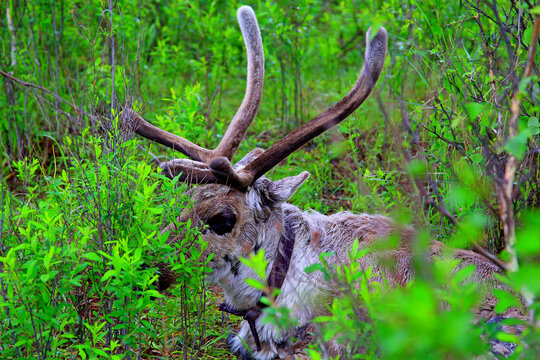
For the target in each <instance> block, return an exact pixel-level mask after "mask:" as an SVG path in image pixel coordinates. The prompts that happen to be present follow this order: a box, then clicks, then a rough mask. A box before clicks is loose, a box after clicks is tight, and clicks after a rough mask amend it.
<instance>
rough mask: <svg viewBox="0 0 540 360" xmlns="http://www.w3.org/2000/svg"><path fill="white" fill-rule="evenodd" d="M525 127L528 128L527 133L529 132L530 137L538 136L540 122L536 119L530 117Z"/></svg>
mask: <svg viewBox="0 0 540 360" xmlns="http://www.w3.org/2000/svg"><path fill="white" fill-rule="evenodd" d="M527 126H528V128H529V131H530V132H531V135H537V134H540V122H539V121H538V118H537V117H534V116H531V117H530V118H529V121H528V123H527Z"/></svg>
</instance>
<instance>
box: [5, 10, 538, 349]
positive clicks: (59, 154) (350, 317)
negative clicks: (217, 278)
mask: <svg viewBox="0 0 540 360" xmlns="http://www.w3.org/2000/svg"><path fill="white" fill-rule="evenodd" d="M243 4H244V3H241V2H236V1H231V2H227V1H204V0H197V1H131V0H126V1H121V2H113V1H67V0H66V1H22V0H9V1H8V2H7V3H6V6H4V7H3V9H2V13H1V14H0V24H1V26H0V39H1V40H0V70H1V71H2V72H3V75H2V77H3V84H2V94H1V95H0V171H1V175H2V178H1V182H0V187H1V194H0V285H1V289H0V293H1V298H0V310H1V311H0V314H1V315H0V354H1V355H0V358H2V359H4V358H5V359H12V358H39V359H49V358H51V359H52V358H62V359H63V358H104V359H105V358H107V359H108V358H138V357H142V358H152V357H156V358H159V357H162V358H174V357H177V358H216V359H222V358H226V357H231V355H230V354H228V352H227V350H226V349H225V346H224V338H225V337H226V336H227V333H228V332H229V329H228V327H234V324H228V323H227V325H223V324H222V322H221V314H220V313H219V312H217V311H216V310H215V309H216V304H218V303H219V299H216V297H219V293H218V292H217V291H215V289H212V291H209V289H207V288H206V287H205V286H204V285H203V281H202V279H203V277H204V273H205V268H204V264H203V260H202V259H200V253H199V250H198V248H199V247H198V246H196V245H197V244H198V243H199V242H200V239H199V233H198V230H197V229H193V228H191V227H190V226H189V224H183V225H182V226H183V227H184V228H185V233H186V234H187V236H186V240H185V243H182V244H167V243H166V241H165V240H166V235H160V231H159V230H160V229H161V228H163V227H164V226H165V225H167V224H168V223H170V222H171V221H172V219H174V215H175V214H178V212H179V211H180V209H182V208H184V207H185V206H189V205H188V203H189V199H188V198H186V196H185V195H183V192H184V190H185V186H184V185H182V184H177V183H176V182H174V181H169V180H167V179H165V178H164V177H162V176H161V175H159V174H158V171H157V166H156V164H155V161H154V160H159V161H163V160H166V159H169V158H172V157H177V156H178V154H177V153H173V152H172V150H169V149H165V148H163V147H161V146H157V145H155V144H152V143H150V142H148V141H146V140H143V139H140V138H134V137H133V136H131V135H129V134H128V132H126V131H123V128H122V124H121V123H119V120H118V117H117V115H118V114H119V113H120V112H121V110H122V108H123V106H125V105H130V106H133V107H134V108H136V109H137V110H139V111H141V112H142V114H143V115H144V116H145V118H147V119H149V120H150V121H151V122H153V123H154V124H156V125H158V126H160V127H162V128H164V129H166V130H168V131H170V132H173V133H176V134H179V135H181V136H185V137H186V138H189V139H190V140H191V141H193V142H195V143H197V144H200V145H202V146H206V147H213V146H215V145H217V143H218V142H219V139H220V136H221V135H222V134H223V133H224V129H225V128H226V126H227V125H228V122H229V120H230V119H231V118H232V116H233V115H234V113H235V111H236V109H237V108H238V106H239V104H240V102H241V99H242V97H243V94H244V91H245V76H246V59H245V49H244V44H243V40H242V37H241V34H240V31H239V29H238V25H237V22H236V10H237V8H238V7H239V6H241V5H243ZM249 5H251V6H252V7H253V8H254V10H255V13H256V14H257V18H258V22H259V25H260V28H261V33H262V37H263V43H264V47H265V58H266V76H265V86H264V90H263V99H262V104H261V107H260V110H259V112H258V115H257V117H256V119H255V121H254V123H253V124H252V126H251V128H250V130H249V132H248V135H247V137H246V139H245V140H244V142H243V143H242V146H241V148H240V150H239V151H238V155H237V156H238V158H239V157H240V156H242V155H244V154H245V153H247V151H249V150H251V149H252V148H254V147H257V146H258V147H262V148H268V147H269V146H270V145H271V144H272V142H273V140H274V139H278V138H280V137H281V136H283V135H284V134H285V133H287V131H289V130H291V129H294V128H296V127H297V126H298V125H300V124H303V123H305V122H307V121H309V119H311V118H312V117H314V116H316V115H317V114H319V113H320V112H322V111H324V110H325V109H326V108H327V107H328V106H330V105H331V104H333V103H334V102H335V101H337V100H339V99H340V98H341V97H342V96H343V95H344V94H345V93H346V92H347V91H348V90H349V89H350V87H351V86H352V84H353V83H354V81H355V79H356V76H357V75H358V72H359V70H360V68H361V66H362V62H363V52H364V47H365V33H366V31H367V29H368V28H369V26H375V27H377V26H384V27H385V28H386V29H387V30H388V33H389V49H388V56H387V61H386V67H385V69H384V71H383V75H382V76H381V79H380V81H379V84H378V85H377V87H376V90H375V91H374V93H373V94H372V96H371V97H370V99H369V100H368V101H367V102H366V103H365V104H364V105H363V106H362V107H361V108H360V109H359V110H357V111H356V112H355V113H354V114H353V115H352V116H351V117H350V118H349V119H348V120H346V121H344V122H343V123H342V124H341V125H340V126H339V127H337V128H336V129H333V130H331V131H329V132H328V133H326V134H325V135H323V136H321V137H319V138H317V139H315V140H313V141H312V142H310V143H309V144H308V145H307V146H305V147H304V148H302V149H301V150H300V151H298V152H296V153H295V154H293V155H292V156H290V157H289V159H288V160H287V161H286V162H285V163H284V164H282V165H281V166H279V167H277V168H275V169H273V170H272V171H271V172H270V173H269V174H268V176H269V177H270V178H273V179H278V178H281V177H284V176H287V175H295V174H297V173H299V172H300V171H303V170H307V171H309V172H310V173H311V175H312V177H311V178H310V180H309V181H308V182H307V183H306V184H305V185H304V186H303V187H302V188H301V189H300V190H299V191H298V193H297V195H295V197H294V198H293V199H292V202H293V203H294V204H295V205H298V206H299V207H301V208H306V209H307V208H311V209H314V210H317V211H320V212H323V213H330V212H334V211H339V210H351V211H353V212H369V213H383V214H387V215H391V216H394V217H395V218H396V219H397V220H398V221H400V222H403V223H407V224H409V223H411V224H413V225H414V226H415V227H416V228H417V229H419V230H420V234H421V235H419V240H421V241H419V243H420V245H419V247H421V244H427V242H428V239H437V240H441V241H443V242H445V243H449V244H451V245H452V246H454V247H462V248H469V247H472V246H473V245H474V244H476V246H482V247H484V248H485V249H487V250H488V251H489V252H491V253H494V254H497V255H498V256H499V258H501V259H503V260H504V261H508V260H511V259H512V252H511V251H510V252H508V251H503V249H504V248H505V242H506V240H505V239H507V238H508V236H507V235H505V226H506V225H505V222H504V221H502V220H501V214H502V212H503V210H501V209H502V208H501V203H502V196H503V195H502V193H503V185H504V174H505V170H506V166H507V164H508V159H509V158H510V157H511V156H514V157H515V158H516V159H517V167H516V173H515V177H514V178H513V181H512V183H513V187H512V192H511V199H510V204H511V209H512V211H511V212H510V213H511V215H512V218H513V220H515V223H516V228H517V230H516V238H517V256H518V257H517V259H518V262H519V268H518V270H517V271H515V272H512V274H510V276H509V284H510V287H511V288H512V289H514V290H515V291H516V292H521V293H526V294H527V296H526V299H527V300H528V301H529V303H528V304H527V305H528V306H529V309H531V310H533V311H532V312H531V314H532V315H531V319H532V323H533V324H532V325H528V326H526V329H525V330H524V331H523V333H522V334H521V336H520V338H519V339H517V338H515V337H512V336H511V335H505V334H500V335H498V336H499V337H501V338H505V336H506V338H505V339H506V340H512V341H514V342H516V343H517V344H518V347H517V350H516V352H515V353H514V356H515V357H519V356H525V357H526V358H532V357H530V356H534V355H537V351H538V346H539V341H538V338H540V336H539V334H538V327H535V326H534V322H535V321H538V315H537V314H538V310H540V309H539V302H538V295H539V294H540V286H539V285H538V284H539V282H538V281H537V279H538V278H539V277H540V264H539V262H538V260H539V256H540V220H539V219H540V212H539V211H538V207H539V205H540V188H539V184H540V172H539V170H540V162H539V156H540V155H539V154H540V148H539V142H538V139H539V138H538V134H539V133H540V123H539V120H538V117H539V112H540V101H539V93H540V87H539V86H538V76H539V73H538V67H537V66H533V69H532V77H529V78H526V77H525V78H524V77H523V73H524V68H525V65H526V62H527V53H528V50H529V47H530V44H531V41H538V39H533V38H532V34H533V20H534V16H535V15H534V11H537V12H538V8H536V10H532V9H533V8H534V3H531V2H528V1H523V2H517V1H506V2H497V1H487V2H484V1H478V2H477V1H448V2H441V1H430V0H428V1H421V2H420V1H369V2H365V1H342V2H340V1H304V0H299V1H294V2H293V1H277V2H265V1H253V2H251V3H249ZM6 10H7V11H6ZM537 63H538V61H537ZM512 99H514V100H516V99H519V100H520V101H521V109H520V112H519V114H518V115H519V116H518V118H517V120H518V121H517V128H516V129H513V128H512V126H511V125H509V119H510V118H511V115H512V111H511V109H510V107H511V102H512ZM510 250H512V249H510ZM352 255H353V256H358V254H356V255H355V254H352ZM158 262H166V263H169V264H170V265H171V266H173V268H174V269H175V270H177V271H178V273H179V274H181V276H180V280H179V285H178V286H176V287H175V288H174V289H173V290H172V295H173V296H165V297H163V295H160V294H159V293H157V292H156V291H155V290H154V289H155V286H154V285H153V282H154V281H155V280H156V268H155V267H153V265H152V264H156V263H158ZM418 266H419V269H418V270H419V271H418V273H419V277H418V279H417V281H416V283H415V286H414V287H412V288H407V289H400V290H399V291H396V292H393V293H392V294H387V293H385V292H384V291H382V290H380V291H372V292H366V291H365V289H364V288H362V287H360V288H359V289H356V290H354V289H352V290H351V295H352V296H348V297H345V298H344V299H343V300H340V301H341V302H339V301H338V302H336V303H334V305H333V309H334V310H335V312H334V317H331V318H328V319H324V320H327V321H329V322H330V324H329V325H328V326H327V327H326V328H325V329H329V330H328V331H323V333H321V334H319V340H318V341H320V339H328V338H330V337H331V336H333V335H335V334H336V332H337V333H339V334H342V335H343V337H344V338H347V339H350V340H354V341H353V342H357V343H355V344H357V345H358V346H363V347H365V349H364V350H365V351H366V354H367V355H363V357H369V358H396V359H399V358H443V357H445V356H446V357H448V358H470V357H471V356H474V355H480V354H482V353H483V352H485V351H486V347H487V345H486V342H485V341H483V340H482V339H481V333H482V331H484V335H483V336H485V332H486V331H487V332H495V329H494V327H491V328H489V326H488V329H487V330H486V329H484V330H482V327H481V326H479V325H473V324H472V318H471V315H470V314H469V310H470V308H471V307H473V306H474V304H475V302H476V301H477V300H478V299H477V298H476V295H475V288H474V287H473V288H470V287H463V286H460V284H459V281H458V282H456V281H455V280H453V281H450V282H449V281H448V280H447V279H446V278H447V277H448V276H446V275H448V273H449V272H450V268H449V267H448V266H446V267H445V266H444V265H440V266H438V267H435V268H433V267H431V266H428V265H426V264H418ZM328 271H329V273H328V276H329V277H332V276H337V277H339V278H340V279H341V280H343V281H344V282H345V283H348V284H351V283H354V282H355V281H360V280H359V279H358V277H357V276H353V275H344V274H341V275H340V274H338V273H334V272H332V271H330V270H328ZM351 271H352V273H358V271H359V270H358V269H352V270H351ZM344 272H345V273H347V271H344ZM363 275H369V274H363ZM347 276H349V277H348V278H347ZM363 278H366V276H364V277H363ZM448 282H449V284H447V283H448ZM441 283H443V284H447V285H446V288H447V290H446V291H445V292H441V291H440V290H437V289H440V286H437V285H439V284H441ZM363 289H364V290H363ZM499 296H500V298H501V299H502V300H501V303H500V309H501V310H503V309H504V308H505V307H508V306H510V305H514V304H515V301H516V300H515V299H513V298H512V297H511V296H506V295H504V293H503V294H499ZM360 298H361V299H362V300H361V301H360V302H359V300H358V299H360ZM354 299H356V300H354ZM512 299H513V300H512ZM441 301H445V302H447V303H449V304H450V305H452V309H451V310H450V311H448V312H441V310H440V309H439V308H438V304H439V303H440V302H441ZM389 303H391V304H392V306H387V304H389ZM359 308H367V309H368V314H369V315H370V317H371V318H372V319H376V321H372V322H369V321H366V320H365V318H359V317H357V316H355V314H356V313H357V312H355V310H357V309H359ZM277 310H279V309H277ZM281 310H283V309H281ZM283 311H285V310H283ZM276 318H277V320H276V321H278V322H279V311H277V312H276ZM282 325H286V324H282ZM318 341H315V344H314V345H313V350H312V353H311V354H312V355H311V356H313V357H314V358H316V356H317V355H316V354H317V346H318V345H317V344H318ZM355 346H356V345H355ZM352 356H353V355H351V357H352Z"/></svg>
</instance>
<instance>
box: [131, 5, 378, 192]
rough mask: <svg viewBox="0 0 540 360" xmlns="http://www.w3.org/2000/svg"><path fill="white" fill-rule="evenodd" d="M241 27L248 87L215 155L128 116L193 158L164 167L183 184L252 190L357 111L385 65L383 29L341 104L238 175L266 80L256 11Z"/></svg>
mask: <svg viewBox="0 0 540 360" xmlns="http://www.w3.org/2000/svg"><path fill="white" fill-rule="evenodd" d="M238 22H239V23H240V27H241V29H242V34H243V36H244V41H245V43H246V48H247V53H248V85H247V89H246V94H245V97H244V101H243V102H242V105H241V106H240V109H239V110H238V112H237V113H236V115H235V116H234V118H233V120H232V121H231V124H230V125H229V128H228V129H227V131H226V133H225V135H224V137H223V140H222V141H221V142H220V144H219V145H218V147H217V148H216V149H215V150H207V149H204V148H201V147H199V146H197V145H195V144H193V143H191V142H189V141H188V140H185V139H184V138H181V137H179V136H176V135H173V134H170V133H168V132H166V131H164V130H161V129H158V128H156V127H154V126H153V125H151V124H149V123H148V122H146V121H145V120H143V119H142V118H141V117H140V116H138V115H136V114H135V115H133V114H132V115H129V113H128V117H132V116H134V117H135V118H136V120H135V121H134V122H135V123H136V125H135V126H136V130H135V131H136V132H137V133H138V134H140V135H142V136H144V137H146V138H149V139H151V140H154V141H157V142H159V143H161V144H164V145H166V146H169V147H171V148H173V149H177V150H179V151H180V152H182V153H184V154H185V155H187V156H188V157H190V158H191V159H192V160H188V159H175V160H172V161H169V162H167V163H164V164H162V165H161V167H162V168H163V169H164V172H165V173H166V174H168V175H169V176H171V177H173V176H176V175H178V174H181V175H180V180H182V181H186V180H187V181H191V182H193V183H223V184H227V185H229V186H231V187H234V188H238V189H243V188H246V187H248V186H250V185H251V184H253V182H254V181H255V180H257V179H258V178H260V177H261V176H263V175H264V174H265V173H266V172H268V171H269V170H270V169H272V168H273V167H274V166H276V165H277V164H278V163H279V162H281V161H282V160H283V159H285V158H286V157H287V156H289V155H290V154H291V153H293V152H294V151H296V150H297V149H299V148H300V147H302V146H303V145H305V144H306V143H307V142H309V141H310V140H312V139H313V138H315V137H317V136H319V135H320V134H322V133H323V132H324V131H326V130H328V129H330V128H332V127H334V126H336V125H337V124H339V123H340V122H341V121H343V120H344V119H346V118H347V117H348V116H349V115H350V114H351V113H352V112H354V111H355V110H356V109H357V108H358V107H359V106H360V105H361V104H362V103H363V102H364V101H365V100H366V99H367V97H368V96H369V94H370V93H371V91H372V90H373V88H374V87H375V84H376V83H377V80H378V79H379V76H380V74H381V71H382V68H383V66H384V61H385V58H386V47H387V42H388V35H387V33H386V30H385V29H384V28H383V27H381V28H379V30H378V31H377V34H375V36H373V37H372V36H371V29H370V30H368V32H367V34H366V43H367V46H366V55H365V61H364V66H363V68H362V71H361V73H360V76H359V77H358V79H357V81H356V83H355V84H354V86H353V88H352V89H351V91H349V93H348V94H347V95H345V97H343V99H341V100H340V101H339V102H338V103H337V104H335V105H334V106H332V107H331V108H329V109H328V110H326V111H325V112H323V113H322V114H320V115H318V116H316V117H315V118H313V119H312V120H311V121H309V122H308V123H306V124H304V125H302V126H301V127H299V128H298V129H296V130H294V131H293V132H291V133H289V134H287V135H286V136H285V137H284V138H282V139H281V140H279V141H277V142H276V143H274V145H272V147H270V148H269V149H268V150H266V151H264V152H262V151H260V150H257V151H255V152H252V154H253V156H252V157H253V158H254V159H253V160H252V161H251V162H249V163H248V164H247V165H246V166H245V167H241V169H239V170H235V169H234V168H233V166H232V164H231V158H232V156H233V155H234V153H235V151H236V150H237V148H238V146H239V145H240V142H241V141H242V139H243V138H244V136H245V134H246V131H247V128H248V126H249V125H250V124H251V122H252V121H253V118H254V117H255V114H256V113H257V109H258V107H259V104H260V99H261V95H262V83H263V76H264V69H263V67H264V59H263V50H262V40H261V36H260V32H259V28H258V25H257V20H256V18H255V14H254V13H253V10H252V9H251V8H250V7H248V6H242V7H241V8H240V9H239V10H238ZM241 165H244V163H242V164H241Z"/></svg>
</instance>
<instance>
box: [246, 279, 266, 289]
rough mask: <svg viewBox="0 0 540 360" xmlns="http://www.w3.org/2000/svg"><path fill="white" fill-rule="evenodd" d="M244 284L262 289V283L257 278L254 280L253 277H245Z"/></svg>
mask: <svg viewBox="0 0 540 360" xmlns="http://www.w3.org/2000/svg"><path fill="white" fill-rule="evenodd" d="M246 284H247V285H249V286H251V287H252V288H255V289H257V290H262V289H264V284H263V283H261V282H260V281H259V280H255V279H253V278H247V279H246Z"/></svg>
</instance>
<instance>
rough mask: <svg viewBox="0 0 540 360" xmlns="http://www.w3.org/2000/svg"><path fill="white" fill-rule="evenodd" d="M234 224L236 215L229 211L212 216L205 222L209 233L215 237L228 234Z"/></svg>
mask: <svg viewBox="0 0 540 360" xmlns="http://www.w3.org/2000/svg"><path fill="white" fill-rule="evenodd" d="M235 224H236V215H235V214H234V213H233V212H232V211H231V210H228V209H226V210H223V211H222V212H220V213H219V214H217V215H214V216H212V217H211V218H210V219H208V221H207V222H206V225H208V227H209V228H210V231H212V232H214V233H216V234H217V235H224V234H227V233H230V232H231V231H232V229H233V228H234V225H235Z"/></svg>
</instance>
